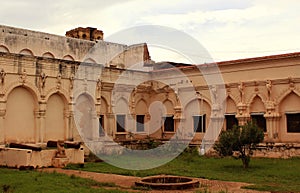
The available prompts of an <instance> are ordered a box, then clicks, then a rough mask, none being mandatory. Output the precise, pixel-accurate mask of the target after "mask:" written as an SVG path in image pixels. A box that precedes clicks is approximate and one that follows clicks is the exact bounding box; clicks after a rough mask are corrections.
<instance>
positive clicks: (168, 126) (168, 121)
mask: <svg viewBox="0 0 300 193" xmlns="http://www.w3.org/2000/svg"><path fill="white" fill-rule="evenodd" d="M173 117H174V116H167V117H164V131H166V132H174V119H173Z"/></svg>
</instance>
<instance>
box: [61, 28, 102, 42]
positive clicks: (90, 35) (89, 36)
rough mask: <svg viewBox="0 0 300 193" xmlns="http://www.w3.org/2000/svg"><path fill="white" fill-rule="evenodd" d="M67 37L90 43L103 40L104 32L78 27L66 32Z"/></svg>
mask: <svg viewBox="0 0 300 193" xmlns="http://www.w3.org/2000/svg"><path fill="white" fill-rule="evenodd" d="M66 37H71V38H78V39H83V40H89V41H96V40H103V31H101V30H98V29H97V28H92V27H86V28H83V27H78V28H75V29H72V30H70V31H67V32H66Z"/></svg>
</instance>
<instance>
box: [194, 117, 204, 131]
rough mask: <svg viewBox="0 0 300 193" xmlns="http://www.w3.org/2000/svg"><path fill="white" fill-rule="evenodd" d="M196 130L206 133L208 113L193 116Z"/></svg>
mask: <svg viewBox="0 0 300 193" xmlns="http://www.w3.org/2000/svg"><path fill="white" fill-rule="evenodd" d="M193 121H194V131H195V132H197V133H205V128H206V125H205V124H206V115H205V114H204V115H195V116H193Z"/></svg>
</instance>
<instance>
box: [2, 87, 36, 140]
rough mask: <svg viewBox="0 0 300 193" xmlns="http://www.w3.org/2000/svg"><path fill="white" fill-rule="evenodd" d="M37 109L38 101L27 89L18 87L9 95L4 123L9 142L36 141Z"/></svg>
mask: <svg viewBox="0 0 300 193" xmlns="http://www.w3.org/2000/svg"><path fill="white" fill-rule="evenodd" d="M36 107H37V102H36V100H35V99H34V97H33V95H32V93H31V92H30V91H29V90H28V89H26V88H25V87H16V88H14V89H13V90H12V91H11V92H10V93H9V95H8V98H7V107H6V116H5V123H4V125H5V140H6V141H7V142H24V143H32V142H35V141H36V139H35V138H36V132H35V129H36V127H35V115H34V112H35V109H36Z"/></svg>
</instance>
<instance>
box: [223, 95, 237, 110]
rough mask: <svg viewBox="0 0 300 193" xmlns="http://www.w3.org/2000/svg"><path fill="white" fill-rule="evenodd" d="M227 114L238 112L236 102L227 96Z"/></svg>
mask: <svg viewBox="0 0 300 193" xmlns="http://www.w3.org/2000/svg"><path fill="white" fill-rule="evenodd" d="M225 112H226V113H227V114H233V113H236V112H237V108H236V102H235V101H234V100H233V99H232V98H231V96H229V95H228V96H227V98H226V110H225Z"/></svg>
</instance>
